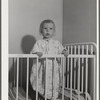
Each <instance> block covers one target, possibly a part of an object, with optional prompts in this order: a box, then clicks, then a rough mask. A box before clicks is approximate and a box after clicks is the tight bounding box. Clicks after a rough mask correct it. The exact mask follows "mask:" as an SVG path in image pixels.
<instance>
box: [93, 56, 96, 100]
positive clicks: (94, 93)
mask: <svg viewBox="0 0 100 100" xmlns="http://www.w3.org/2000/svg"><path fill="white" fill-rule="evenodd" d="M94 66H95V67H96V57H95V58H94ZM95 67H94V85H93V88H94V92H93V100H95V98H96V97H95V95H96V91H95V90H96V89H95V85H96V82H95V81H96V77H95V76H96V73H95V71H96V69H95Z"/></svg>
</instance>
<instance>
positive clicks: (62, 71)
mask: <svg viewBox="0 0 100 100" xmlns="http://www.w3.org/2000/svg"><path fill="white" fill-rule="evenodd" d="M61 59H62V61H63V63H62V76H63V85H62V100H64V87H65V81H64V79H65V78H64V64H65V62H64V58H61Z"/></svg>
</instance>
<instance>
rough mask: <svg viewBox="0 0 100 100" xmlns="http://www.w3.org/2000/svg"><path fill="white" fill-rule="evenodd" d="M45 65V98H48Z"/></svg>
mask: <svg viewBox="0 0 100 100" xmlns="http://www.w3.org/2000/svg"><path fill="white" fill-rule="evenodd" d="M45 65H46V66H47V57H46V62H45ZM46 66H45V100H46V99H47V82H46V81H47V73H48V72H47V67H46Z"/></svg>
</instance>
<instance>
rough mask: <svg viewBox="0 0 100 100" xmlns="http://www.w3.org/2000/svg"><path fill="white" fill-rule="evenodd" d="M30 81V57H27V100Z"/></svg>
mask: <svg viewBox="0 0 100 100" xmlns="http://www.w3.org/2000/svg"><path fill="white" fill-rule="evenodd" d="M28 81H29V57H27V84H26V85H27V86H26V100H28V83H29V82H28Z"/></svg>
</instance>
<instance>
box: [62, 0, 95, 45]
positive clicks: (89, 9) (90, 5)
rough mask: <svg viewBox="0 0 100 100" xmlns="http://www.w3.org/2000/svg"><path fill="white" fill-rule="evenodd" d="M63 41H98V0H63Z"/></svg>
mask: <svg viewBox="0 0 100 100" xmlns="http://www.w3.org/2000/svg"><path fill="white" fill-rule="evenodd" d="M63 8H64V10H63V14H64V15H63V20H64V21H63V22H64V26H63V43H64V44H65V43H80V42H96V0H63Z"/></svg>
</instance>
